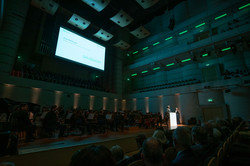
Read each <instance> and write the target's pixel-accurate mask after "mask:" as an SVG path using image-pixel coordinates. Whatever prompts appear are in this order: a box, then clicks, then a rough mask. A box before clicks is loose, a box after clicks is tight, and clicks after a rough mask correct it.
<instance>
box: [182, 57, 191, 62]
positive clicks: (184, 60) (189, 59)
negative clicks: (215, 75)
mask: <svg viewBox="0 0 250 166" xmlns="http://www.w3.org/2000/svg"><path fill="white" fill-rule="evenodd" d="M187 61H191V58H188V59H183V60H182V61H181V62H187Z"/></svg>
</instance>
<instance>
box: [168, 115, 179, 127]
mask: <svg viewBox="0 0 250 166" xmlns="http://www.w3.org/2000/svg"><path fill="white" fill-rule="evenodd" d="M169 121H170V127H172V126H177V120H176V113H175V112H170V113H169Z"/></svg>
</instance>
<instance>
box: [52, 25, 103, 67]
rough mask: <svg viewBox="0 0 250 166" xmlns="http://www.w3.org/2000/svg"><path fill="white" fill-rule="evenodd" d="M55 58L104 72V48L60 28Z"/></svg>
mask: <svg viewBox="0 0 250 166" xmlns="http://www.w3.org/2000/svg"><path fill="white" fill-rule="evenodd" d="M55 54H56V56H58V57H62V58H65V59H68V60H72V61H75V62H78V63H81V64H85V65H88V66H91V67H94V68H97V69H100V70H104V64H105V47H103V46H101V45H99V44H96V43H94V42H92V41H90V40H87V39H85V38H83V37H81V36H79V35H77V34H75V33H73V32H70V31H68V30H66V29H64V28H62V27H60V30H59V35H58V40H57V46H56V53H55Z"/></svg>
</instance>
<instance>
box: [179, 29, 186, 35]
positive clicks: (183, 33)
mask: <svg viewBox="0 0 250 166" xmlns="http://www.w3.org/2000/svg"><path fill="white" fill-rule="evenodd" d="M187 32H188V30H185V31H183V32H180V33H179V35H182V34H184V33H187Z"/></svg>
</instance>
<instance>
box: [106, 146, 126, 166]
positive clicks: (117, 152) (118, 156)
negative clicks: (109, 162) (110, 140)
mask: <svg viewBox="0 0 250 166" xmlns="http://www.w3.org/2000/svg"><path fill="white" fill-rule="evenodd" d="M110 151H111V153H112V156H113V159H114V160H115V163H119V162H121V161H122V160H123V159H126V158H127V156H125V155H124V151H123V149H122V148H121V147H120V146H119V145H115V146H112V147H111V149H110Z"/></svg>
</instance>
